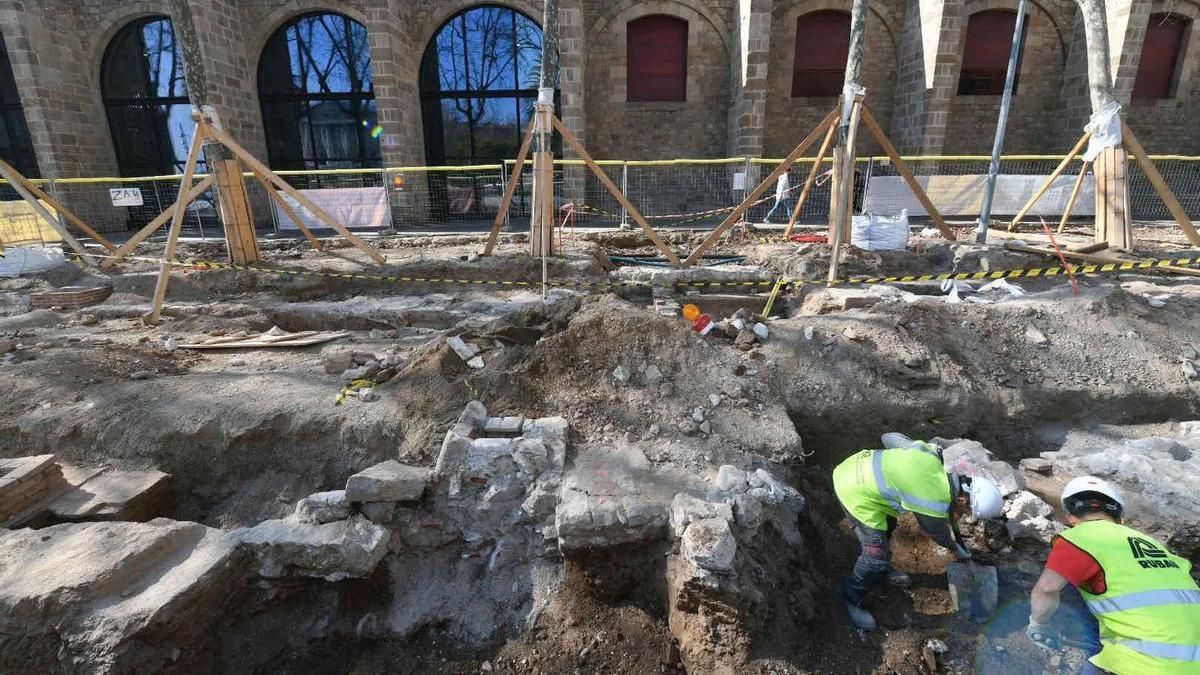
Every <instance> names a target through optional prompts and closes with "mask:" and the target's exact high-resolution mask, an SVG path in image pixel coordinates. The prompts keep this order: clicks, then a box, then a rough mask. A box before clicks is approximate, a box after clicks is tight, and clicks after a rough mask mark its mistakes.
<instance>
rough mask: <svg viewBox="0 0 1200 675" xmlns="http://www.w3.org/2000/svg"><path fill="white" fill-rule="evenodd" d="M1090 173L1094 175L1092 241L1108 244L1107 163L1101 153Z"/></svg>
mask: <svg viewBox="0 0 1200 675" xmlns="http://www.w3.org/2000/svg"><path fill="white" fill-rule="evenodd" d="M1095 162H1096V163H1095V164H1094V165H1093V167H1092V172H1093V173H1094V174H1095V175H1096V206H1095V210H1096V216H1095V221H1096V225H1095V227H1094V228H1093V232H1092V239H1093V241H1102V242H1104V243H1105V244H1107V243H1108V206H1107V205H1108V197H1107V195H1108V170H1107V169H1106V168H1105V167H1107V166H1108V161H1107V160H1106V159H1105V158H1104V154H1103V153H1101V154H1100V155H1098V156H1097V157H1096V161H1095Z"/></svg>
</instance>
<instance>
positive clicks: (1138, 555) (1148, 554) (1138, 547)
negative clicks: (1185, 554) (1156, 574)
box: [1129, 537, 1179, 570]
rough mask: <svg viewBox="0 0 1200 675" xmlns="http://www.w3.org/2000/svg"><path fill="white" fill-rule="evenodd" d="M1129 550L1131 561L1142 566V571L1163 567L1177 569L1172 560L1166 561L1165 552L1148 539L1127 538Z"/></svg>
mask: <svg viewBox="0 0 1200 675" xmlns="http://www.w3.org/2000/svg"><path fill="white" fill-rule="evenodd" d="M1129 549H1130V550H1131V551H1133V559H1134V560H1136V561H1137V564H1139V565H1141V566H1142V569H1147V570H1148V569H1161V568H1165V567H1174V568H1176V569H1178V567H1179V565H1178V564H1177V563H1176V562H1175V561H1174V560H1168V559H1166V558H1167V552H1166V551H1164V550H1162V548H1160V547H1159V546H1158V544H1155V543H1154V542H1152V541H1150V540H1149V539H1143V538H1142V537H1129Z"/></svg>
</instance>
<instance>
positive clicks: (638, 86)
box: [625, 14, 688, 101]
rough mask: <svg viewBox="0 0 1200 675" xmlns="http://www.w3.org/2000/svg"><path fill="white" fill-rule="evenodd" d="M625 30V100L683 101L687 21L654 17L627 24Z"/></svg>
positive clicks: (685, 79)
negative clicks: (626, 58) (626, 46)
mask: <svg viewBox="0 0 1200 675" xmlns="http://www.w3.org/2000/svg"><path fill="white" fill-rule="evenodd" d="M625 30H626V41H627V45H628V48H627V52H626V55H627V56H628V60H627V66H626V68H627V70H626V79H625V82H626V87H627V90H626V91H627V95H626V99H627V100H629V101H686V100H687V47H688V22H687V21H684V20H683V19H677V18H675V17H673V16H662V15H658V14H655V15H651V16H644V17H642V18H640V19H635V20H633V21H630V22H629V24H628V25H627V26H626V28H625Z"/></svg>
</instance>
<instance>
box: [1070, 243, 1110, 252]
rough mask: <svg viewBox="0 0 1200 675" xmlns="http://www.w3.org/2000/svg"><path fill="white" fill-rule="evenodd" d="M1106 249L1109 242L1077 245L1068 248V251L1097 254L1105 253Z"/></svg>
mask: <svg viewBox="0 0 1200 675" xmlns="http://www.w3.org/2000/svg"><path fill="white" fill-rule="evenodd" d="M1106 248H1108V242H1106V241H1093V242H1091V243H1090V244H1075V245H1072V246H1068V247H1067V250H1068V251H1070V252H1072V253H1096V252H1097V251H1103V250H1104V249H1106Z"/></svg>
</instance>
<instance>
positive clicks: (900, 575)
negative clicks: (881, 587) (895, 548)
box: [887, 569, 912, 588]
mask: <svg viewBox="0 0 1200 675" xmlns="http://www.w3.org/2000/svg"><path fill="white" fill-rule="evenodd" d="M887 581H888V584H889V585H891V586H892V588H908V587H909V586H912V579H910V578H909V576H908V574H906V573H904V572H901V571H900V570H896V569H893V570H891V571H889V572H888V575H887Z"/></svg>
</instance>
